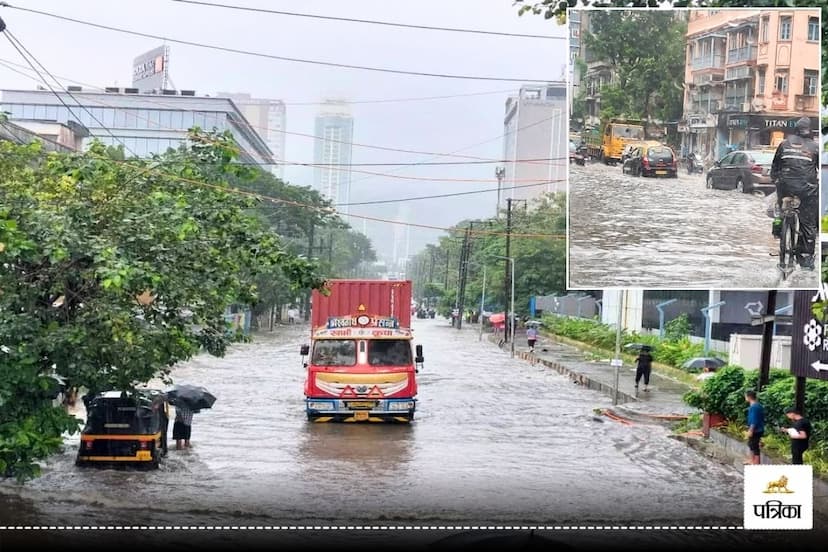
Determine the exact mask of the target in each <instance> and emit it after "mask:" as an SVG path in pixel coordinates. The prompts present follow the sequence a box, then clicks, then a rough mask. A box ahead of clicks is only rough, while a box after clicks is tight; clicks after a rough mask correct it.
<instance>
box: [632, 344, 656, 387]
mask: <svg viewBox="0 0 828 552" xmlns="http://www.w3.org/2000/svg"><path fill="white" fill-rule="evenodd" d="M652 369H653V355H651V354H650V349H649V348H646V347H645V348H643V349H641V352H640V353H638V356H637V357H635V389H636V391H637V390H638V383H639V382H640V381H641V378H644V391H649V390H650V372H651V371H652Z"/></svg>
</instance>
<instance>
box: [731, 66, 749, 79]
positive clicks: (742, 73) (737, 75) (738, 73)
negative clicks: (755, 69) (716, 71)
mask: <svg viewBox="0 0 828 552" xmlns="http://www.w3.org/2000/svg"><path fill="white" fill-rule="evenodd" d="M750 78H753V73H752V71H751V68H750V67H748V66H747V65H741V66H739V67H730V68H728V69H727V71H726V72H725V80H728V81H731V80H740V79H750Z"/></svg>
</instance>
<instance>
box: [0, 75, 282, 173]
mask: <svg viewBox="0 0 828 552" xmlns="http://www.w3.org/2000/svg"><path fill="white" fill-rule="evenodd" d="M168 92H169V93H168V94H163V95H159V94H139V93H138V90H137V89H135V88H124V89H120V88H114V87H113V88H107V92H87V91H84V90H83V89H82V88H81V87H70V89H69V92H58V94H59V95H60V99H58V97H57V96H56V95H55V94H53V93H52V92H51V91H48V90H0V111H6V112H7V113H9V120H11V121H13V122H14V123H15V124H17V125H19V126H23V127H27V126H33V125H35V124H36V123H47V122H51V123H62V124H63V125H67V126H69V127H71V126H72V125H73V124H75V123H77V124H79V125H81V126H83V127H85V128H86V129H87V130H88V132H89V135H88V136H87V137H84V139H83V140H84V145H86V144H88V142H89V141H90V140H92V139H98V140H100V141H101V142H103V143H104V144H107V145H111V146H123V147H124V150H125V151H124V153H125V154H126V155H127V156H128V157H131V156H132V155H136V156H138V157H148V156H150V155H152V154H154V153H164V152H165V151H166V150H167V148H176V147H178V146H179V145H180V144H181V143H182V142H183V141H185V140H186V139H187V132H188V130H189V129H190V128H192V127H195V126H197V127H200V128H202V129H214V128H215V129H217V130H219V131H225V130H229V131H230V132H231V133H232V135H233V138H234V139H235V141H236V143H237V144H238V147H239V158H240V160H241V161H243V162H246V163H261V164H273V163H274V160H273V154H272V153H271V152H270V149H269V148H268V147H267V144H266V143H265V141H264V140H263V139H262V138H261V137H260V136H259V134H258V133H257V132H256V131H255V130H254V129H253V128H252V127H251V126H250V124H248V122H247V119H246V118H245V117H244V116H243V115H242V113H241V111H239V109H238V108H237V107H236V105H235V104H234V103H233V102H232V101H231V100H229V99H227V98H212V97H204V96H196V95H195V92H194V91H192V90H181V91H179V92H174V91H168ZM79 104H80V105H79ZM67 106H68V107H67ZM35 132H40V131H37V130H36V131H35Z"/></svg>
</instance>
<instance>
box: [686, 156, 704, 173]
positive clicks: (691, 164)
mask: <svg viewBox="0 0 828 552" xmlns="http://www.w3.org/2000/svg"><path fill="white" fill-rule="evenodd" d="M693 173H698V174H704V164H702V162H701V160H700V159H699V158H698V157H697V156H696V154H695V153H693V152H690V153H689V154H688V155H687V174H693Z"/></svg>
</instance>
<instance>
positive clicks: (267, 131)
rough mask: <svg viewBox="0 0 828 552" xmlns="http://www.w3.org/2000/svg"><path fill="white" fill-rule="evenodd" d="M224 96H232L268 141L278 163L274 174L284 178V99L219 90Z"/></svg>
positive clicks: (273, 171)
mask: <svg viewBox="0 0 828 552" xmlns="http://www.w3.org/2000/svg"><path fill="white" fill-rule="evenodd" d="M217 95H218V96H220V97H222V98H230V99H231V100H233V103H235V104H236V106H237V107H238V108H239V109H240V110H241V112H242V113H244V116H245V117H246V118H247V122H249V123H250V126H252V127H253V129H254V130H256V132H258V133H259V135H260V136H262V138H264V139H265V142H267V146H268V147H269V148H270V151H271V152H272V153H273V158H274V159H275V160H276V165H273V166H272V167H270V169H271V172H272V173H273V175H274V176H277V177H278V178H280V179H283V178H284V176H285V168H284V160H285V130H286V126H287V112H286V110H285V103H284V102H283V101H282V100H272V99H265V98H252V97H251V96H250V94H243V93H238V94H237V93H231V92H219V93H218V94H217Z"/></svg>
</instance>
